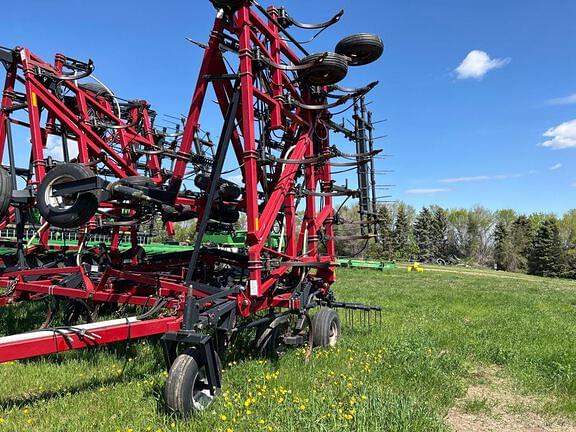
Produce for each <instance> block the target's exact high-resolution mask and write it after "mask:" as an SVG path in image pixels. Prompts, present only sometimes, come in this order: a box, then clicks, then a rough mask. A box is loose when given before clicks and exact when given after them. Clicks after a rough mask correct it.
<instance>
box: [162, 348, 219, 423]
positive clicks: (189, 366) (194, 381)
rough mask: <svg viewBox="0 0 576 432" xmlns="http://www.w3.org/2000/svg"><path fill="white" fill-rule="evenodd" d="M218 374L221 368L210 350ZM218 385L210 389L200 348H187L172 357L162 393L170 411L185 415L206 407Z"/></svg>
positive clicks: (204, 360)
mask: <svg viewBox="0 0 576 432" xmlns="http://www.w3.org/2000/svg"><path fill="white" fill-rule="evenodd" d="M214 356H215V358H216V364H217V366H218V371H217V373H218V375H220V373H221V371H222V365H221V363H220V357H218V354H217V353H216V352H214ZM219 391H220V388H213V389H211V388H210V385H209V384H208V368H207V365H206V359H204V358H203V356H201V355H200V351H199V350H196V349H190V350H187V351H185V352H184V353H182V354H180V355H179V356H178V357H176V360H175V361H174V363H173V364H172V367H171V368H170V372H169V374H168V380H167V381H166V387H165V389H164V396H165V398H166V405H167V406H168V408H169V409H170V410H172V411H175V412H178V413H181V414H184V415H188V414H191V413H193V412H198V411H203V410H205V409H206V408H208V407H209V406H210V405H211V404H212V402H214V399H215V397H216V394H217V393H218V392H219Z"/></svg>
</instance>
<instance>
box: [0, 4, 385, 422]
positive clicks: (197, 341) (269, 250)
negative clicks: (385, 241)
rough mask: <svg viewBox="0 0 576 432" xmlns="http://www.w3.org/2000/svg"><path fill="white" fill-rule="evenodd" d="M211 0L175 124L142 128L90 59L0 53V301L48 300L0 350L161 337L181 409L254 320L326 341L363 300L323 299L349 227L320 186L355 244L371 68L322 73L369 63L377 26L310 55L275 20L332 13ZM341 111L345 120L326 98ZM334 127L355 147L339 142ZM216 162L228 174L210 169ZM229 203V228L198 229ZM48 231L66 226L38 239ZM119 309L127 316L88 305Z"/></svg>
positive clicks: (262, 348) (171, 396)
mask: <svg viewBox="0 0 576 432" xmlns="http://www.w3.org/2000/svg"><path fill="white" fill-rule="evenodd" d="M211 1H212V4H213V5H214V6H215V8H216V10H217V12H216V18H215V21H214V27H213V30H212V32H211V33H210V38H209V40H208V42H207V43H201V42H194V43H195V44H196V45H198V46H200V47H201V48H202V49H203V51H204V57H203V61H202V65H201V67H200V71H199V75H198V80H197V83H196V87H195V89H194V92H193V96H192V102H191V105H190V110H189V113H188V115H187V116H186V117H185V118H183V121H182V127H181V128H180V127H178V128H176V130H175V131H170V132H168V131H167V130H166V128H163V129H162V128H158V127H157V126H155V122H156V113H155V112H154V111H153V110H152V109H151V107H150V105H149V103H148V102H146V101H143V100H124V99H121V98H120V97H118V96H117V95H115V94H114V93H113V92H112V91H111V90H110V89H109V88H108V87H106V86H105V85H103V84H102V83H100V82H98V81H95V82H92V81H90V79H91V76H92V72H93V69H94V64H93V62H92V61H87V62H84V61H79V60H76V59H72V58H69V57H66V56H64V55H62V54H58V55H56V57H55V60H54V63H52V64H51V63H47V62H45V61H44V60H42V59H41V58H39V57H38V56H36V55H35V54H33V53H32V52H31V51H30V50H28V49H26V48H21V47H17V48H15V49H5V48H2V49H0V61H1V62H2V64H3V65H4V67H5V69H6V80H5V85H4V91H3V95H2V101H1V111H0V156H1V157H2V160H3V161H4V164H3V166H2V167H0V230H2V229H5V228H8V227H11V229H14V232H15V239H11V240H6V241H4V243H3V245H2V246H3V247H7V248H9V249H10V250H11V252H10V253H6V254H4V255H2V257H1V259H2V263H1V269H0V307H8V306H9V305H12V304H15V303H21V302H29V301H40V300H42V301H46V302H47V303H48V304H49V305H50V306H49V307H48V312H47V317H46V321H45V322H44V324H43V325H42V327H41V328H40V329H38V330H36V331H32V332H29V333H22V334H17V335H12V336H5V337H2V338H0V362H7V361H13V360H19V359H25V358H31V357H36V356H41V355H48V354H54V353H60V352H63V351H67V350H72V349H80V348H86V347H93V346H101V345H105V344H109V343H114V342H120V341H127V340H130V339H137V338H143V337H149V336H155V335H160V336H162V338H161V339H162V343H163V346H164V352H165V359H166V363H167V366H168V369H169V371H170V373H169V376H168V381H167V384H166V391H165V393H166V403H167V405H168V406H169V407H170V408H171V409H173V410H176V411H179V412H181V413H184V414H187V413H190V412H192V411H194V410H198V409H203V408H205V407H206V406H207V405H208V404H210V402H211V401H212V400H213V399H214V397H215V395H216V394H217V393H218V391H219V389H220V387H221V382H220V380H221V377H220V369H219V364H220V360H219V354H218V353H222V351H223V350H224V349H226V348H227V347H229V346H230V344H232V343H233V342H234V340H235V339H236V337H237V336H238V334H239V333H240V332H241V331H243V330H247V329H250V328H252V329H255V332H256V338H255V342H254V345H255V349H256V350H257V351H258V352H259V353H260V354H262V355H278V354H279V353H281V352H282V351H283V347H284V346H286V345H290V346H294V345H304V344H306V343H308V344H309V345H313V346H328V345H334V344H335V343H336V341H337V340H338V337H339V336H340V320H339V318H338V314H337V313H336V311H335V309H337V308H344V309H349V310H359V311H363V312H372V313H375V312H376V313H377V312H379V311H380V308H379V307H376V306H367V305H359V304H348V303H341V302H336V300H335V298H334V295H333V293H332V291H331V286H332V284H333V283H334V281H335V267H336V259H337V257H336V246H335V245H336V241H338V240H341V241H346V240H348V239H347V238H338V237H337V236H336V235H335V232H334V226H335V225H336V224H338V223H342V221H341V220H340V219H339V215H338V211H335V210H334V201H335V200H338V201H343V200H344V199H348V198H352V199H358V200H359V208H360V213H361V220H360V222H359V223H356V227H357V228H358V233H357V234H356V235H354V236H353V239H354V240H358V239H365V240H366V241H368V240H369V239H372V238H376V237H377V236H378V232H377V226H378V219H377V211H376V210H377V198H378V197H377V196H376V189H377V187H378V186H377V185H376V180H375V176H376V171H375V167H374V165H375V164H374V159H375V158H376V157H377V155H378V154H379V153H380V151H379V150H375V149H374V140H375V139H374V137H373V130H374V129H373V123H372V119H371V116H372V115H371V113H369V112H368V111H367V110H366V103H365V96H366V95H367V94H368V92H370V90H372V88H373V87H374V86H375V85H376V84H377V83H371V84H368V85H367V86H365V87H363V88H357V89H352V88H345V87H340V86H339V85H338V83H339V82H340V81H341V80H342V79H344V78H345V76H346V75H347V73H348V67H349V66H362V65H365V64H369V63H371V62H373V61H376V60H377V59H378V58H379V57H380V55H381V54H382V52H383V44H382V41H381V40H380V38H379V37H377V36H374V35H370V34H366V33H361V34H357V35H354V36H350V37H347V38H345V39H343V40H342V41H341V42H340V43H339V44H338V46H337V47H336V48H335V50H334V51H335V52H322V53H315V54H310V53H308V52H307V51H306V49H305V48H304V47H303V46H302V44H301V43H299V42H298V40H297V39H296V38H295V37H294V36H293V34H292V33H291V32H290V31H289V29H290V28H293V27H296V28H300V29H305V30H310V29H312V30H316V31H318V32H319V33H320V32H321V31H322V30H324V29H326V28H328V27H330V26H332V25H334V24H336V23H337V22H338V21H339V20H340V18H341V17H342V14H343V12H340V13H338V14H337V15H335V16H334V17H333V18H332V19H330V20H329V21H327V22H325V23H321V24H314V25H312V24H303V23H300V22H298V21H296V20H295V19H293V18H292V17H291V16H290V15H289V14H288V12H287V11H286V10H285V9H283V8H276V7H270V8H268V9H265V8H263V7H262V6H260V5H259V4H258V3H257V2H255V1H248V0H211ZM319 33H318V34H319ZM211 97H213V98H214V99H215V100H216V101H217V103H218V106H219V109H220V110H221V113H222V123H221V130H220V135H219V139H218V142H217V143H214V142H212V140H211V139H210V135H209V134H206V133H205V132H203V130H202V129H201V126H200V125H201V114H202V111H203V107H204V105H205V104H206V103H208V102H209V100H210V98H211ZM345 107H349V108H353V112H354V115H353V119H352V121H351V122H350V124H352V125H353V127H351V128H348V127H346V125H345V123H342V124H340V123H336V122H335V121H334V120H333V115H332V114H331V112H330V110H331V109H333V108H338V109H339V110H340V109H342V108H345ZM15 129H18V132H16V131H15ZM335 134H337V135H341V136H343V137H344V138H345V139H346V140H348V141H350V142H352V143H353V145H354V146H355V148H354V150H352V151H348V152H344V151H342V150H340V149H339V148H338V147H337V146H336V145H335V142H334V140H333V139H332V137H333V136H334V135H335ZM23 136H24V137H26V138H28V137H29V144H28V143H26V142H27V141H28V140H27V139H22V137H23ZM23 155H26V156H25V157H22V156H23ZM334 167H339V168H338V169H341V168H340V167H344V171H356V172H357V179H358V185H357V187H356V188H350V186H349V185H348V184H346V185H337V184H336V181H335V179H334V178H333V173H334V171H333V168H334ZM232 172H235V174H236V175H235V177H237V176H241V178H242V181H241V182H233V181H231V180H229V179H226V178H225V177H226V175H227V174H231V173H232ZM241 218H245V221H246V226H245V235H244V236H243V239H244V240H243V243H241V244H235V245H234V246H235V247H234V248H226V247H219V246H217V245H211V244H210V243H207V242H206V241H205V234H207V233H208V234H209V235H211V236H214V235H218V233H221V234H224V235H226V234H229V233H232V232H234V227H235V226H237V225H238V224H239V220H241ZM183 221H195V223H196V237H195V244H194V247H192V248H186V249H181V250H175V251H174V250H170V251H161V252H158V253H154V254H146V252H145V250H144V248H143V247H142V245H141V244H140V239H141V235H142V233H143V232H149V231H151V230H159V229H160V230H163V229H166V230H167V232H168V235H170V234H172V233H173V224H174V223H175V222H183ZM30 232H32V233H33V234H32V235H30V234H29V233H30ZM55 233H56V234H57V235H61V236H64V237H65V236H66V235H69V234H70V233H74V236H75V237H74V238H75V239H77V240H76V241H69V242H64V243H62V242H59V243H57V244H55V243H54V242H51V239H53V238H54V235H56V234H55ZM102 236H104V238H105V240H106V241H102V242H100V243H99V244H97V245H95V244H94V239H95V238H102ZM123 242H124V243H126V242H128V246H126V247H122V244H123ZM119 305H123V306H122V311H125V310H133V311H135V312H134V313H132V314H126V316H123V317H122V318H120V319H109V320H97V317H98V314H100V315H101V316H106V315H107V314H106V313H105V311H107V310H112V309H113V308H114V306H116V307H118V306H119ZM126 307H128V309H125V308H126ZM130 308H132V309H130ZM314 308H320V309H319V311H318V312H317V313H316V314H314V316H313V317H312V316H311V311H312V310H313V309H314ZM0 310H2V309H0ZM136 311H138V312H136ZM62 314H63V316H61V315H62ZM108 315H110V314H108Z"/></svg>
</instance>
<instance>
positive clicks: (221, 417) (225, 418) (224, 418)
mask: <svg viewBox="0 0 576 432" xmlns="http://www.w3.org/2000/svg"><path fill="white" fill-rule="evenodd" d="M220 420H222V421H226V420H228V417H226V416H225V415H224V414H222V415H221V416H220Z"/></svg>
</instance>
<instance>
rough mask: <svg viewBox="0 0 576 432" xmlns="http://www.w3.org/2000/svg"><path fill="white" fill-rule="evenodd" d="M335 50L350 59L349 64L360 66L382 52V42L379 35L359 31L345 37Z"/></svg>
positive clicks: (374, 58)
mask: <svg viewBox="0 0 576 432" xmlns="http://www.w3.org/2000/svg"><path fill="white" fill-rule="evenodd" d="M336 52H337V53H338V54H340V55H343V56H346V57H348V58H349V59H350V61H349V62H348V64H349V65H350V66H362V65H367V64H369V63H372V62H375V61H376V60H378V59H379V58H380V56H381V55H382V53H383V52H384V42H382V39H380V36H377V35H373V34H370V33H359V34H355V35H352V36H348V37H345V38H344V39H342V40H341V41H340V42H338V45H336Z"/></svg>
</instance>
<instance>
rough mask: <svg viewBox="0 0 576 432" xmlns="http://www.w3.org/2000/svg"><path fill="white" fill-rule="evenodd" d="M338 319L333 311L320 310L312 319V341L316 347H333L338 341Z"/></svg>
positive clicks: (339, 330)
mask: <svg viewBox="0 0 576 432" xmlns="http://www.w3.org/2000/svg"><path fill="white" fill-rule="evenodd" d="M340 333H341V329H340V317H339V316H338V314H337V313H336V311H335V310H334V309H329V308H322V309H320V311H319V312H318V313H317V314H316V315H314V318H312V341H313V344H314V346H317V347H328V346H330V347H334V346H336V344H337V343H338V339H340Z"/></svg>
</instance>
